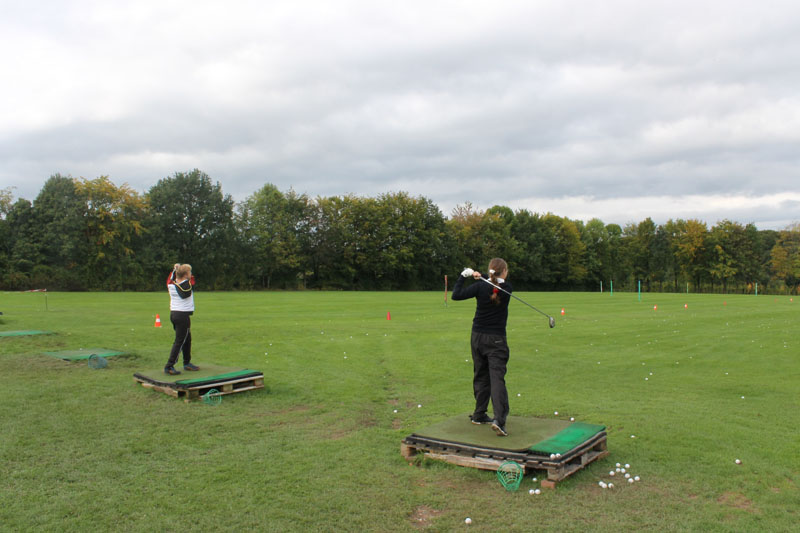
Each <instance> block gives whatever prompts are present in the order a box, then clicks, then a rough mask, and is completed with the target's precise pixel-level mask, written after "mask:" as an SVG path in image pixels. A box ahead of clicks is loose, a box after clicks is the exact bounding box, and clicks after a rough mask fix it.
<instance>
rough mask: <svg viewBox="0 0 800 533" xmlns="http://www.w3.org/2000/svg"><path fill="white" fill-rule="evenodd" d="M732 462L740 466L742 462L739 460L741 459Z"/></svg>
mask: <svg viewBox="0 0 800 533" xmlns="http://www.w3.org/2000/svg"><path fill="white" fill-rule="evenodd" d="M734 462H735V463H736V464H737V465H740V464H742V460H741V459H736V461H734Z"/></svg>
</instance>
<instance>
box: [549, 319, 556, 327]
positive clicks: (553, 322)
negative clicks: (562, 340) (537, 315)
mask: <svg viewBox="0 0 800 533" xmlns="http://www.w3.org/2000/svg"><path fill="white" fill-rule="evenodd" d="M554 327H556V319H555V318H553V317H550V328H551V329H552V328H554Z"/></svg>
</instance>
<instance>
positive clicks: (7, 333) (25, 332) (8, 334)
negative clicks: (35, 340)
mask: <svg viewBox="0 0 800 533" xmlns="http://www.w3.org/2000/svg"><path fill="white" fill-rule="evenodd" d="M51 333H53V332H52V331H41V330H38V329H26V330H19V331H0V337H22V336H24V335H50V334H51Z"/></svg>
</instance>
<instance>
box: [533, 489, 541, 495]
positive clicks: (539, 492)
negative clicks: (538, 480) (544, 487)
mask: <svg viewBox="0 0 800 533" xmlns="http://www.w3.org/2000/svg"><path fill="white" fill-rule="evenodd" d="M533 492H534V493H535V494H541V493H542V491H541V490H539V489H536V490H535V491H533Z"/></svg>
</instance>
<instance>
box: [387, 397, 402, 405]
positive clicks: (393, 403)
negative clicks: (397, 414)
mask: <svg viewBox="0 0 800 533" xmlns="http://www.w3.org/2000/svg"><path fill="white" fill-rule="evenodd" d="M389 405H400V400H398V399H397V398H393V399H391V400H389Z"/></svg>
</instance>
